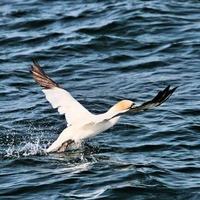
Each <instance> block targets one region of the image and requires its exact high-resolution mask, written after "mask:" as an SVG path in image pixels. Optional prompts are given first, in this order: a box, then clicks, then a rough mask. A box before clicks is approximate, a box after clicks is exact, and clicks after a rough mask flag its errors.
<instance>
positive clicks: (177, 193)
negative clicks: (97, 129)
mask: <svg viewBox="0 0 200 200" xmlns="http://www.w3.org/2000/svg"><path fill="white" fill-rule="evenodd" d="M199 11H200V2H199V1H197V0H188V1H175V0H170V1H161V0H150V1H144V0H138V1H130V0H123V1H117V0H112V1H101V0H98V1H86V0H85V1H83V0H76V1H72V0H68V1H64V0H63V1H61V0H58V1H51V0H30V1H26V0H11V1H5V0H1V1H0V81H1V84H0V199H3V200H4V199H20V200H21V199H26V200H32V199H41V200H43V199H49V200H53V199H73V200H74V199H87V200H89V199H90V200H91V199H92V200H93V199H122V200H124V199H131V200H132V199H137V200H154V199H161V200H175V199H176V200H189V199H192V200H198V199H200V100H199V99H200V93H199V91H200V84H199V83H200V12H199ZM32 58H37V60H38V61H39V62H40V64H41V65H42V66H43V69H44V70H45V71H46V72H48V74H49V75H50V76H51V77H53V79H54V80H55V81H57V82H58V83H59V84H60V85H62V86H63V87H64V88H66V89H67V90H68V91H69V92H71V93H72V95H73V96H74V97H75V98H76V99H78V100H79V101H80V102H81V103H82V104H83V105H84V106H85V107H86V108H88V109H89V110H90V111H91V112H94V113H101V112H105V111H106V110H107V109H108V108H109V107H110V106H112V105H113V104H114V103H116V102H117V101H119V100H121V99H124V98H126V99H131V100H133V101H135V102H136V103H141V102H143V101H146V100H149V99H150V98H152V97H153V96H154V95H155V94H156V93H157V92H158V90H160V89H163V88H164V87H166V86H167V85H173V86H179V88H178V89H177V91H176V92H175V94H174V95H173V96H172V97H171V98H170V99H169V100H168V101H167V102H166V103H165V104H163V105H162V106H161V107H158V108H156V109H154V110H152V111H149V112H145V113H140V114H137V115H127V116H124V117H123V118H122V120H121V121H120V122H119V123H118V124H117V125H116V126H115V127H113V128H112V129H110V130H108V131H106V132H104V133H102V134H99V135H97V136H96V137H95V138H93V139H91V140H89V141H86V144H82V145H81V146H79V148H74V149H71V150H70V151H67V152H65V153H61V154H49V155H47V154H45V153H44V149H45V148H47V147H48V146H49V145H50V144H51V143H52V141H54V140H55V139H56V138H57V137H58V135H59V133H60V132H61V131H62V130H63V128H65V126H66V122H65V119H64V117H63V116H60V115H59V114H58V113H57V111H56V110H53V109H52V108H51V106H50V105H49V103H48V102H47V101H46V99H45V98H44V95H43V93H42V92H41V88H40V87H39V86H38V85H37V84H36V83H35V82H34V80H33V78H32V76H31V74H30V72H29V69H30V64H31V59H32Z"/></svg>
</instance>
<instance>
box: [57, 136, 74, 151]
mask: <svg viewBox="0 0 200 200" xmlns="http://www.w3.org/2000/svg"><path fill="white" fill-rule="evenodd" d="M72 143H74V140H71V139H70V140H67V141H66V142H63V143H62V145H61V147H60V148H59V149H58V152H59V153H61V152H64V151H65V150H66V149H67V148H68V147H69V145H71V144H72Z"/></svg>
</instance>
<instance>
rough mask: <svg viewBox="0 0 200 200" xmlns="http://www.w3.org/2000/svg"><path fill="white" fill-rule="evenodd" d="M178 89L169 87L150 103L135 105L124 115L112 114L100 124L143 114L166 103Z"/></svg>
mask: <svg viewBox="0 0 200 200" xmlns="http://www.w3.org/2000/svg"><path fill="white" fill-rule="evenodd" d="M176 88H177V87H174V88H173V89H170V86H167V87H166V88H165V89H164V90H162V91H159V92H158V94H157V95H156V96H155V97H154V98H153V99H151V100H150V101H147V102H145V103H143V104H141V105H139V106H135V104H134V105H133V106H132V107H131V108H130V109H129V110H127V111H126V112H122V113H118V114H113V115H112V113H111V116H108V117H106V118H104V119H102V120H101V121H98V122H103V121H109V120H111V119H113V118H115V117H118V116H121V115H124V114H126V113H128V112H129V113H137V112H141V111H146V110H149V109H152V108H154V107H157V106H160V105H161V104H162V103H164V102H165V101H166V100H167V99H168V98H169V97H170V96H171V95H172V94H173V92H174V91H175V90H176Z"/></svg>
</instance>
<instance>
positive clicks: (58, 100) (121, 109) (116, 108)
mask: <svg viewBox="0 0 200 200" xmlns="http://www.w3.org/2000/svg"><path fill="white" fill-rule="evenodd" d="M30 71H31V73H32V75H33V78H34V79H35V81H36V82H37V83H38V84H39V85H40V86H42V88H43V89H42V91H43V92H44V94H45V96H46V99H47V100H48V101H49V102H50V104H51V105H52V107H53V108H57V109H58V112H59V113H60V114H61V115H65V118H66V121H67V127H66V128H65V129H64V130H63V131H62V132H61V133H60V135H59V136H58V138H57V139H56V140H55V141H54V142H53V143H52V144H51V145H50V146H49V147H48V148H47V150H46V152H47V153H50V152H63V151H65V150H66V149H67V148H68V147H69V146H70V145H71V144H72V143H80V142H81V141H82V140H84V139H86V138H89V137H92V136H95V135H97V134H99V133H101V132H103V131H105V130H107V129H109V128H111V127H112V126H114V125H115V124H116V123H117V122H118V121H119V119H120V117H121V116H122V115H123V114H125V113H128V112H129V113H131V112H132V113H137V112H141V111H145V110H148V109H151V108H154V107H157V106H159V105H161V104H162V103H163V102H165V101H166V100H167V99H168V98H169V97H170V96H171V95H172V93H173V92H174V91H175V90H176V88H177V87H174V88H173V89H170V86H167V87H166V88H165V89H164V90H162V91H159V92H158V94H157V95H156V96H155V97H154V98H153V99H151V100H150V101H147V102H144V103H142V104H141V105H138V106H137V105H135V103H134V102H133V101H131V100H127V99H125V100H121V101H119V102H117V103H116V104H115V105H113V106H112V107H111V108H110V109H108V111H107V112H105V113H103V114H93V113H91V112H89V111H88V110H87V109H86V108H85V107H84V106H83V105H81V104H80V103H79V102H78V101H77V100H76V99H75V98H73V97H72V95H71V94H70V93H69V92H68V91H66V90H65V89H63V88H62V87H61V86H60V85H58V84H57V83H56V82H55V81H53V80H52V79H51V78H50V77H49V76H48V75H47V74H46V73H45V72H44V71H43V69H42V68H41V66H40V65H39V63H38V62H36V61H34V60H33V64H32V65H31V70H30Z"/></svg>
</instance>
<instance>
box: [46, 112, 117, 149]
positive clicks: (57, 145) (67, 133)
mask: <svg viewBox="0 0 200 200" xmlns="http://www.w3.org/2000/svg"><path fill="white" fill-rule="evenodd" d="M94 118H98V115H97V116H94ZM119 118H120V117H115V118H113V119H110V120H108V121H104V122H101V123H97V124H95V123H93V122H92V121H93V119H91V120H89V121H86V122H85V124H78V125H72V126H69V127H67V128H65V129H64V130H63V131H62V132H61V134H60V135H59V137H58V138H57V140H56V141H54V142H53V143H52V145H50V147H49V148H48V149H47V153H49V152H55V151H59V149H61V148H62V145H65V142H68V141H71V140H72V141H73V142H75V143H80V142H81V141H82V140H84V139H86V138H91V137H93V136H95V135H97V134H99V133H102V132H104V131H106V130H107V129H109V128H111V127H112V126H114V125H115V124H116V123H117V121H118V120H119Z"/></svg>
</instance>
